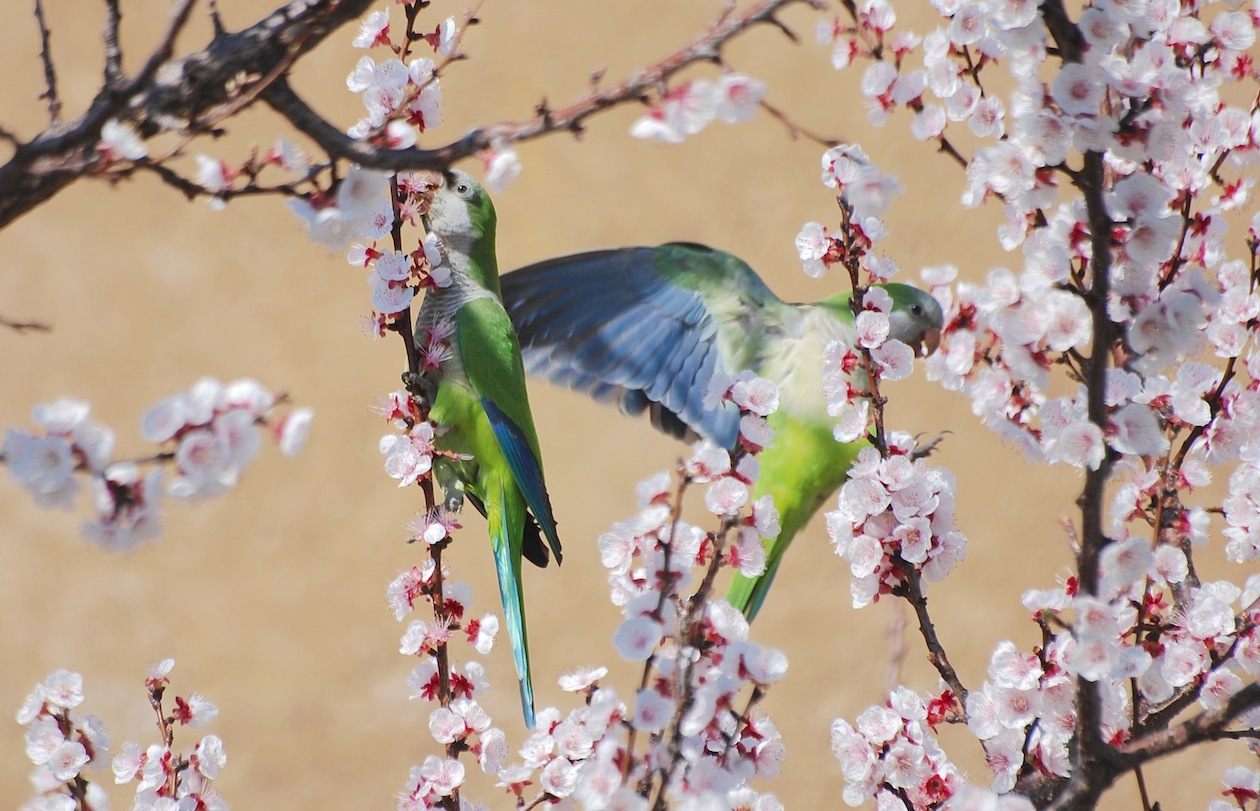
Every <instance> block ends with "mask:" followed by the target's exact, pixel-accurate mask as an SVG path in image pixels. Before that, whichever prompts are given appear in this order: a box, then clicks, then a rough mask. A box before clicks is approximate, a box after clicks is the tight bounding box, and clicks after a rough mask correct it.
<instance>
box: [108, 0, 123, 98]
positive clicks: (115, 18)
mask: <svg viewBox="0 0 1260 811" xmlns="http://www.w3.org/2000/svg"><path fill="white" fill-rule="evenodd" d="M121 22H122V11H121V9H119V8H118V0H106V3H105V87H107V88H109V87H117V86H118V85H120V84H122V80H123V70H122V49H121V48H119V46H118V27H119V25H120V24H121Z"/></svg>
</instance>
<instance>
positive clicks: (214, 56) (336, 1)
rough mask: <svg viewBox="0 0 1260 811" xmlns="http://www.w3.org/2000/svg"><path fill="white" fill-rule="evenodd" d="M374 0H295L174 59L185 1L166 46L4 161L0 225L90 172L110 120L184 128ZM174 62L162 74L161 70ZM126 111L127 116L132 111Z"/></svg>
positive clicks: (144, 127) (146, 130) (151, 130)
mask: <svg viewBox="0 0 1260 811" xmlns="http://www.w3.org/2000/svg"><path fill="white" fill-rule="evenodd" d="M370 2H371V0H291V2H290V3H288V4H287V5H285V6H282V7H281V8H279V9H277V10H276V11H275V12H273V13H272V14H271V15H270V16H268V17H267V18H266V19H264V20H262V21H260V22H258V23H256V24H255V25H253V26H251V27H249V28H247V29H245V30H243V31H240V32H237V33H233V34H226V35H223V36H218V37H215V38H214V40H212V41H211V42H210V44H209V45H208V46H207V47H206V48H205V49H203V50H201V51H197V52H195V53H193V54H190V55H188V56H186V57H183V58H181V59H178V60H172V58H171V56H172V51H173V48H174V42H175V38H176V37H177V36H178V34H179V32H180V31H181V30H182V29H183V27H184V24H185V22H186V21H187V19H188V17H189V12H190V11H191V7H192V0H180V1H179V2H178V3H177V4H176V6H175V8H174V10H173V11H172V14H171V19H170V22H169V23H168V26H167V29H166V31H165V32H164V34H163V36H162V38H161V39H160V40H159V42H158V45H157V46H156V47H155V48H154V50H153V52H152V54H151V55H150V57H149V59H148V60H147V61H146V62H145V65H144V66H143V67H142V68H141V69H140V71H139V72H138V73H137V74H136V75H135V76H134V77H133V78H131V79H124V80H122V81H121V82H120V83H119V84H118V85H116V86H112V87H105V88H102V90H101V91H100V92H99V93H98V94H97V95H96V98H94V99H93V100H92V103H91V105H90V106H89V107H88V110H87V111H86V112H85V113H83V115H81V116H80V117H79V118H77V119H75V120H74V121H71V122H66V123H63V124H60V125H58V126H54V127H49V128H48V129H47V130H45V131H44V132H41V133H40V134H39V135H37V136H36V137H35V138H33V139H31V140H30V141H29V142H26V143H20V144H18V145H17V149H16V151H15V153H14V154H13V156H12V157H11V158H10V159H9V161H8V162H7V163H5V164H4V165H3V166H0V188H3V189H5V194H4V195H2V196H0V228H3V227H5V226H7V225H9V224H10V223H11V222H13V221H14V220H16V219H17V218H19V217H21V216H22V215H23V214H26V213H27V212H28V211H30V210H31V209H33V208H35V207H36V206H38V205H40V204H41V203H43V202H45V201H46V200H48V199H50V198H51V197H53V196H54V195H55V194H57V193H58V192H60V191H61V190H62V189H64V188H65V187H66V186H68V185H69V184H70V183H72V182H74V181H75V180H77V179H78V178H80V177H82V176H84V175H85V174H87V173H88V172H89V171H90V170H91V168H92V166H93V165H94V164H95V163H96V161H97V153H96V143H97V141H98V140H99V138H100V131H101V127H102V126H103V125H104V124H105V122H106V121H108V120H109V119H110V118H114V117H120V116H121V117H126V118H129V119H131V120H132V121H134V122H135V123H136V124H137V125H138V128H139V129H140V131H141V132H142V133H143V134H144V135H146V136H147V135H153V134H155V133H157V132H159V131H162V130H168V129H171V128H178V127H180V126H183V125H184V124H186V123H187V122H190V121H195V120H197V118H198V117H199V116H200V115H201V114H202V113H203V112H204V111H206V110H211V109H214V108H216V107H218V106H220V105H222V104H223V103H225V102H226V101H229V100H230V99H231V90H230V86H231V84H232V83H231V82H230V80H231V79H232V78H233V77H235V76H238V75H239V74H241V73H242V72H243V73H245V74H246V75H257V76H265V75H267V74H268V73H269V71H270V70H271V69H272V68H274V67H275V66H276V65H278V64H280V63H281V62H282V61H284V60H286V59H290V58H291V52H293V51H294V50H309V49H310V47H311V46H313V45H315V44H317V43H318V42H320V41H321V40H322V39H323V38H324V37H326V36H327V35H328V33H329V32H330V31H332V30H335V29H336V28H337V27H338V26H340V25H342V24H344V23H346V22H349V21H350V20H353V19H355V18H356V17H357V16H359V15H360V14H361V13H362V12H363V11H364V10H365V9H366V8H367V7H368V6H369V5H370ZM164 65H168V66H170V67H171V69H170V70H163V71H162V74H161V76H160V77H159V76H158V68H160V67H162V66H164ZM124 113H125V115H124Z"/></svg>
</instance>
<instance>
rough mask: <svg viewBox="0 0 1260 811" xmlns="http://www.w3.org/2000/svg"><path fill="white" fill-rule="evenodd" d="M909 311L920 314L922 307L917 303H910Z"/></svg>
mask: <svg viewBox="0 0 1260 811" xmlns="http://www.w3.org/2000/svg"><path fill="white" fill-rule="evenodd" d="M910 312H912V313H914V314H915V315H919V314H921V313H922V312H923V308H922V307H920V306H919V305H917V304H911V305H910Z"/></svg>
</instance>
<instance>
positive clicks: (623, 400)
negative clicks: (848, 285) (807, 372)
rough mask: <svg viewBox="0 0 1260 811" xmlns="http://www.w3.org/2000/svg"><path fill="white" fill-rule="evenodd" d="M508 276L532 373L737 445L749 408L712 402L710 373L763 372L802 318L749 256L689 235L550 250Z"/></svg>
mask: <svg viewBox="0 0 1260 811" xmlns="http://www.w3.org/2000/svg"><path fill="white" fill-rule="evenodd" d="M501 285H502V292H503V302H504V306H505V307H506V308H507V311H508V314H509V316H511V319H512V323H513V324H514V325H515V327H516V331H517V335H518V336H519V339H520V345H521V353H522V356H523V358H524V361H525V367H526V370H527V371H528V372H529V373H530V374H533V375H538V376H541V377H546V378H548V379H550V380H551V381H552V382H554V383H557V384H560V385H563V386H567V387H569V388H572V389H576V390H578V391H584V392H586V393H587V394H589V395H591V396H592V397H594V398H595V399H597V400H600V401H604V402H616V403H618V405H619V406H620V407H621V410H622V411H623V412H625V413H627V414H641V413H643V412H644V411H647V412H648V413H649V415H650V417H651V419H652V423H653V425H655V426H656V427H657V428H659V429H660V430H662V431H664V432H665V433H668V434H671V435H673V436H676V437H680V438H691V437H694V436H696V435H699V436H702V437H705V438H707V439H710V440H712V441H714V442H716V443H718V444H720V445H723V446H725V447H728V448H729V447H733V446H734V444H735V441H736V438H737V436H738V433H739V414H738V412H737V411H736V410H735V409H734V408H732V407H730V406H729V405H728V406H727V407H725V408H722V409H719V410H716V411H715V410H710V409H706V408H705V406H704V399H705V391H706V389H707V388H708V385H709V381H710V380H711V379H712V378H713V376H714V375H715V374H718V373H721V374H733V373H736V372H739V371H742V370H743V369H753V370H754V371H756V370H757V369H758V368H759V366H760V363H761V356H762V351H763V350H764V348H765V346H766V345H767V343H769V342H770V341H773V340H774V339H775V338H776V337H777V336H778V335H779V334H781V333H782V332H783V330H784V329H785V328H786V327H788V326H789V325H791V324H792V323H793V322H794V319H796V318H797V317H799V316H798V314H797V311H796V309H795V308H794V307H793V306H792V305H789V304H785V303H784V302H782V301H781V300H779V298H778V297H777V296H775V295H774V293H773V292H771V290H770V289H769V288H768V287H766V285H765V283H764V282H762V281H761V279H760V277H758V276H757V274H756V273H755V272H754V271H753V270H752V268H750V267H749V266H748V265H747V264H745V263H744V262H743V261H741V260H740V259H737V258H736V257H734V256H732V255H730V254H728V253H725V252H723V251H718V250H714V249H712V248H707V247H705V246H703V245H694V244H686V243H673V244H669V245H662V246H660V247H657V248H646V247H640V248H619V249H613V250H604V251H593V252H590V253H582V254H576V255H573V256H566V257H561V258H558V259H550V260H547V261H545V262H540V263H538V264H536V265H531V266H529V267H526V268H522V269H521V270H517V271H515V272H513V273H508V274H505V275H504V276H503V277H502V278H501Z"/></svg>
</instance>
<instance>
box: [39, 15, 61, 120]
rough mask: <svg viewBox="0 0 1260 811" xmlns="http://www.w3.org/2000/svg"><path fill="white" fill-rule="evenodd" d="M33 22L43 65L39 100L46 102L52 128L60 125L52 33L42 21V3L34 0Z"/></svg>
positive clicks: (44, 21) (59, 106)
mask: <svg viewBox="0 0 1260 811" xmlns="http://www.w3.org/2000/svg"><path fill="white" fill-rule="evenodd" d="M35 22H36V24H38V25H39V61H40V62H42V63H43V65H44V86H45V89H44V92H43V93H41V94H40V96H39V97H40V98H41V99H44V100H46V101H47V102H48V120H49V123H50V124H52V126H54V127H55V126H57V124H59V123H61V97H60V96H58V95H57V70H56V68H54V67H53V59H52V43H51V40H52V32H51V31H49V30H48V21H47V20H46V19H44V2H43V0H35Z"/></svg>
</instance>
